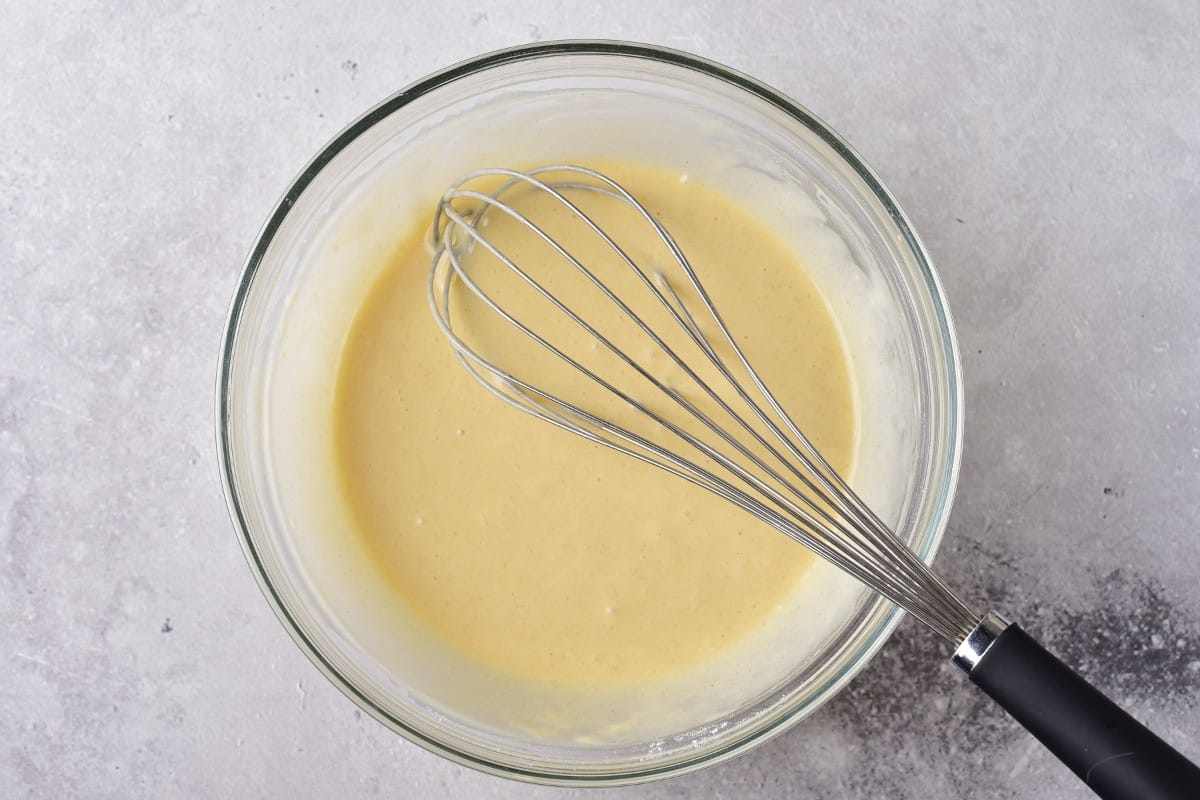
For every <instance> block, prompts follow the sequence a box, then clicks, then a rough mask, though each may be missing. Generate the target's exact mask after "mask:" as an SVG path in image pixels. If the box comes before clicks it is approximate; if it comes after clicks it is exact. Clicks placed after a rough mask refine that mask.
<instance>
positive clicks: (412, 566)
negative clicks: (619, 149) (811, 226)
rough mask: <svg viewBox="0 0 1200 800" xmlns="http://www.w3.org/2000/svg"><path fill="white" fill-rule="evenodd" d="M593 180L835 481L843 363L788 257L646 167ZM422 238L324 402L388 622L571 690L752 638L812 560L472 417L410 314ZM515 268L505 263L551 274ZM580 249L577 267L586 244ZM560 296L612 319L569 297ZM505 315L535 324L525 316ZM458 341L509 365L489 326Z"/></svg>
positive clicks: (411, 242)
mask: <svg viewBox="0 0 1200 800" xmlns="http://www.w3.org/2000/svg"><path fill="white" fill-rule="evenodd" d="M604 170H605V171H606V172H608V173H610V174H614V176H615V177H617V178H618V179H619V180H621V182H622V183H624V184H625V186H626V187H627V188H629V189H630V190H631V191H632V192H633V194H634V195H635V196H637V197H638V199H639V200H641V201H642V202H643V203H645V204H646V205H647V206H648V207H649V208H651V209H652V210H653V211H655V212H656V214H657V215H659V217H660V219H661V221H662V222H663V223H664V224H665V225H666V227H667V228H668V229H669V230H670V231H671V232H672V233H673V234H674V236H675V238H676V239H677V240H678V241H679V243H680V245H681V246H682V247H683V249H684V251H685V252H686V253H687V255H688V256H689V258H690V259H691V261H692V263H693V265H694V266H695V268H696V270H697V272H698V273H700V276H701V279H702V281H703V282H704V284H705V287H706V288H707V289H708V291H709V293H710V295H711V296H712V297H713V299H714V300H715V302H716V303H717V306H718V308H719V309H720V311H721V313H722V315H723V316H724V318H725V320H726V322H727V323H728V324H729V326H730V328H731V329H732V330H733V331H735V332H736V334H737V336H738V338H739V340H741V342H742V345H743V347H744V348H745V349H746V351H747V353H748V355H749V356H750V357H751V359H752V361H753V362H754V363H755V365H756V367H757V368H758V370H759V371H760V373H761V374H763V376H764V377H765V378H766V379H767V381H768V382H769V384H770V385H771V386H772V389H773V390H774V391H775V393H776V395H777V396H778V397H779V398H780V399H781V400H782V401H783V402H784V403H785V404H786V406H787V407H788V409H789V411H790V412H791V413H792V415H793V416H794V418H795V419H796V420H797V422H798V423H799V424H800V425H801V427H802V428H803V429H804V430H805V431H806V432H807V433H808V434H809V436H810V438H812V439H813V441H814V442H815V443H816V444H817V446H818V447H819V448H820V449H821V450H822V452H823V453H824V454H825V455H826V457H827V458H828V459H829V460H830V462H831V463H832V464H833V466H834V467H835V468H837V469H839V470H840V471H842V472H843V474H846V473H848V472H849V470H850V469H851V468H852V459H853V453H854V449H855V445H856V434H857V409H856V407H855V400H854V390H853V386H852V384H851V379H850V371H849V368H848V364H847V363H846V354H845V352H844V349H843V345H842V340H841V337H840V334H839V331H838V329H837V326H836V323H835V322H834V320H833V318H832V317H831V315H830V313H829V310H828V308H827V305H826V303H825V300H824V298H823V297H822V296H821V295H820V293H819V292H818V290H817V288H816V286H815V285H814V284H813V283H812V281H811V279H810V278H809V277H808V276H807V274H806V272H805V270H804V268H803V265H802V263H801V262H800V261H799V260H798V259H797V257H796V255H795V254H794V253H793V252H791V251H790V250H788V249H787V248H786V247H784V246H783V245H782V243H781V242H780V241H779V240H778V239H777V238H776V237H775V236H774V235H773V234H772V233H771V232H770V231H768V230H764V229H763V228H762V227H761V226H760V225H758V223H757V222H756V221H755V220H754V219H753V218H752V217H751V216H749V215H748V214H746V213H745V212H744V211H742V210H741V209H740V208H738V207H736V206H734V205H733V204H731V202H730V201H728V200H727V199H726V198H724V197H723V196H721V195H719V194H717V193H716V192H714V191H712V190H710V189H708V188H706V187H703V186H700V185H697V184H696V183H695V182H688V181H686V180H681V177H680V176H678V175H671V174H666V173H662V172H658V171H655V170H652V169H650V168H647V167H642V166H634V165H616V166H614V165H607V164H606V165H604ZM541 213H548V214H553V213H554V212H553V209H545V208H543V209H541ZM595 213H596V214H597V216H598V221H599V222H601V223H602V224H603V225H605V227H607V228H609V229H610V230H612V231H613V232H614V234H615V235H616V236H618V237H624V238H623V242H630V241H631V242H632V245H631V246H632V247H633V248H634V250H636V249H637V248H638V244H637V239H638V237H644V236H646V235H648V231H649V229H647V228H645V227H632V226H631V220H630V219H629V218H627V217H624V216H621V215H620V214H614V215H612V216H605V213H606V212H605V211H604V209H603V208H598V209H597V210H596V212H595ZM427 224H428V221H424V222H422V224H420V225H417V226H415V227H414V229H413V231H412V232H411V234H410V235H409V236H408V238H407V239H406V240H405V242H404V243H403V244H402V246H401V247H400V248H399V249H398V252H397V254H396V257H395V259H394V262H393V263H392V264H390V265H389V266H388V268H387V269H386V271H385V272H384V273H383V274H382V276H381V277H380V279H379V281H378V283H377V285H376V286H375V287H374V288H373V289H372V291H371V293H370V295H369V297H368V299H367V301H366V303H365V304H364V305H363V307H362V308H361V310H360V311H359V313H358V315H357V318H356V320H355V323H354V326H353V328H352V331H351V333H350V336H349V337H348V340H347V341H346V344H345V349H344V352H343V354H342V358H341V363H340V367H339V375H338V383H337V395H336V401H335V408H336V411H335V414H336V419H335V431H336V444H337V450H338V453H337V455H338V460H339V470H340V474H341V478H342V482H343V491H344V493H345V496H346V499H347V502H348V505H349V506H350V508H351V510H352V513H353V516H354V518H355V521H356V523H357V527H358V533H359V534H360V535H361V538H362V541H363V543H364V545H365V546H366V547H367V548H368V550H369V552H370V553H371V554H372V555H373V558H374V561H375V563H376V564H377V565H378V567H379V569H380V570H381V571H382V572H383V573H384V574H385V575H386V576H387V578H388V579H389V582H390V583H391V585H393V586H394V587H395V591H396V594H397V603H398V604H403V606H404V607H406V608H408V609H410V610H411V612H413V613H415V614H416V615H417V617H418V618H419V619H421V620H422V621H424V622H425V623H426V624H427V625H428V626H429V627H430V628H431V629H432V630H434V631H435V632H437V633H438V634H439V635H440V636H442V637H443V638H444V639H445V640H446V641H447V642H448V643H450V644H451V645H452V646H454V647H455V648H456V649H458V650H460V651H462V652H463V653H464V654H466V655H467V656H469V657H470V658H473V659H476V660H478V661H480V662H482V663H483V664H485V665H487V666H489V667H491V668H493V669H497V670H500V671H502V672H505V673H508V674H513V675H517V676H521V677H525V678H528V679H530V680H532V681H540V682H546V683H551V684H554V685H559V686H572V687H580V688H586V687H587V686H618V685H628V684H632V683H646V682H651V681H654V680H657V679H661V678H664V677H667V676H669V675H670V674H672V673H675V672H678V671H680V670H683V669H686V668H687V667H689V666H693V665H696V664H698V663H700V662H702V661H704V660H705V659H707V658H709V657H712V656H713V655H715V654H716V653H718V652H720V651H722V650H723V649H725V648H728V647H732V646H735V645H736V644H737V643H738V642H739V641H742V640H744V639H745V638H746V637H747V636H748V635H750V634H751V633H753V632H754V631H755V630H756V629H757V628H758V627H759V626H761V625H762V623H763V622H764V621H765V620H766V619H768V618H769V616H770V615H771V614H773V613H776V612H777V611H778V610H779V609H780V608H781V607H782V605H783V604H784V603H785V602H786V600H787V598H788V596H789V595H790V593H791V592H792V591H793V590H794V588H795V587H796V585H797V582H798V581H800V580H802V579H803V576H804V574H805V571H806V569H807V568H808V566H809V565H810V563H811V559H812V558H813V556H811V555H810V554H809V553H808V551H806V550H805V549H804V548H802V547H801V546H799V545H797V544H795V543H794V542H792V541H790V540H789V539H787V538H786V537H784V536H782V535H780V534H779V533H777V532H775V531H773V530H771V529H769V528H767V527H766V526H765V525H763V524H762V523H760V522H759V521H757V520H755V519H753V518H752V517H750V516H749V515H747V514H746V513H745V512H743V511H741V510H739V509H737V508H736V507H734V506H732V505H731V504H729V503H728V502H727V501H725V500H722V499H720V498H717V497H714V496H711V495H709V494H708V493H706V492H704V491H702V490H700V489H697V488H695V487H693V486H690V485H688V484H686V483H684V482H683V481H681V480H680V479H678V478H676V477H673V476H671V475H668V474H666V473H663V472H661V471H659V470H656V469H654V468H651V467H649V466H646V465H642V464H639V463H637V462H635V461H633V460H632V459H630V458H629V457H628V456H624V455H621V454H618V453H615V452H612V451H609V450H606V449H604V448H602V447H600V446H598V445H593V444H591V443H588V442H586V441H583V440H582V439H579V438H577V437H575V436H572V435H570V434H568V433H565V432H562V431H559V430H557V429H554V428H552V427H551V426H549V425H547V424H546V423H544V422H541V421H538V420H535V419H533V418H530V417H527V416H525V415H523V414H520V413H519V412H517V411H515V410H513V409H511V408H509V407H507V406H506V405H504V404H502V403H501V402H499V401H498V400H496V399H495V398H493V397H491V396H490V395H488V394H487V392H485V391H484V390H483V389H482V388H480V387H479V386H478V385H477V384H476V383H475V382H474V380H473V379H472V378H471V377H470V376H469V375H467V373H466V372H465V370H464V369H463V367H462V366H461V365H460V364H459V363H458V362H457V361H456V360H455V358H454V357H453V356H452V354H451V351H450V349H449V346H448V345H447V343H446V342H445V341H444V339H443V338H442V335H441V333H440V332H439V331H438V330H437V328H436V326H435V324H434V321H433V319H432V316H431V314H430V312H429V309H428V307H427V304H426V295H425V281H426V279H427V276H428V270H429V258H430V256H429V253H428V251H427V250H426V248H425V246H424V244H423V235H424V232H425V228H426V227H427ZM490 235H492V236H495V237H500V238H501V239H503V237H504V236H505V235H506V231H504V230H500V229H493V230H492V231H491V233H490ZM514 241H515V240H514ZM512 246H513V247H515V248H517V249H516V250H514V251H512V252H510V254H512V255H514V257H516V258H517V260H519V261H521V262H522V263H531V264H534V263H535V262H536V261H537V260H538V259H545V258H546V257H547V255H546V253H545V252H544V251H543V250H539V249H536V248H533V249H529V250H526V251H522V250H521V249H520V247H521V246H522V245H521V244H520V243H515V244H513V245H512ZM579 247H580V248H582V249H581V250H580V253H579V254H582V255H584V256H585V257H588V255H589V253H590V252H591V251H589V250H588V244H587V243H586V242H581V243H580V244H579ZM535 266H536V265H535ZM571 296H572V297H573V299H574V300H575V301H576V302H577V303H578V304H580V306H579V307H580V308H582V309H583V310H585V311H592V312H595V313H599V314H603V313H607V312H606V311H605V309H604V308H603V307H602V306H601V305H599V300H598V299H597V298H595V297H594V296H591V295H588V294H587V293H586V292H583V293H578V294H576V295H571ZM506 300H507V302H510V303H511V304H512V305H511V306H510V307H511V308H512V309H513V310H516V311H518V312H522V311H523V312H525V313H526V314H527V315H528V317H529V318H530V319H536V320H547V319H548V316H547V314H546V313H545V309H544V308H543V307H542V306H540V305H539V304H538V301H537V299H536V298H534V297H532V296H530V295H528V294H520V293H516V292H513V293H510V294H508V295H506ZM467 311H470V309H467ZM545 324H546V325H549V326H551V327H550V328H549V329H548V330H549V332H550V333H551V334H555V335H559V334H561V333H562V331H558V333H556V330H558V329H556V328H554V327H553V326H554V324H555V323H553V322H545ZM475 333H476V334H477V335H480V336H483V337H484V338H485V339H486V338H487V337H489V336H491V335H492V334H493V333H494V334H495V336H494V338H493V339H492V343H493V344H494V345H495V346H496V347H498V348H501V349H503V348H508V347H509V345H510V344H512V342H511V341H510V340H508V339H505V338H504V336H505V334H504V333H501V332H500V331H499V329H495V330H493V329H491V328H488V327H487V326H486V325H483V326H482V327H481V328H480V329H478V330H476V331H475ZM514 347H519V345H514ZM507 352H509V353H510V354H511V353H517V357H516V360H517V362H518V363H521V364H523V365H524V369H525V372H524V373H523V374H524V375H529V374H530V373H529V370H531V369H532V370H534V372H533V373H532V374H533V375H534V376H538V375H539V373H538V372H537V370H538V369H540V368H541V367H540V366H539V363H540V362H537V361H534V360H529V361H526V359H525V358H524V356H523V354H521V353H519V351H517V350H515V349H512V348H510V349H509V350H508V351H507ZM646 355H647V357H651V356H652V354H650V353H646ZM547 380H550V378H549V377H547ZM553 380H563V379H562V378H561V376H558V375H556V376H555V377H554V378H553ZM566 380H567V382H566V383H563V384H561V386H562V388H563V390H564V391H567V392H569V393H570V392H574V393H582V394H580V395H579V396H583V395H585V394H586V395H587V396H588V397H589V398H590V402H592V403H593V404H595V403H600V404H601V405H600V406H596V405H593V406H592V407H593V408H597V407H598V408H599V409H600V410H602V411H604V410H611V412H612V414H614V415H618V414H621V413H624V410H623V409H620V408H619V401H616V400H615V399H607V398H597V397H596V393H595V392H588V391H586V389H585V388H582V387H581V386H580V385H572V384H571V383H570V379H566ZM604 403H608V404H610V405H608V406H605V405H603V404H604Z"/></svg>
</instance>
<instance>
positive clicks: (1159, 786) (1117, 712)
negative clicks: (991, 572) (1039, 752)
mask: <svg viewBox="0 0 1200 800" xmlns="http://www.w3.org/2000/svg"><path fill="white" fill-rule="evenodd" d="M995 619H998V618H995ZM986 621H987V620H986V619H985V622H986ZM969 642H970V640H969V639H968V643H969ZM968 643H964V648H965V647H967V645H968ZM962 650H963V648H960V654H961V652H962ZM955 661H956V663H958V664H959V666H963V667H964V668H968V675H969V677H970V679H971V682H972V683H974V684H975V685H976V686H978V687H979V688H980V689H982V690H983V691H984V692H985V693H986V694H987V695H988V696H989V697H991V698H992V699H993V700H995V701H996V702H997V703H999V704H1000V706H1002V707H1003V708H1004V709H1005V710H1006V711H1007V712H1008V713H1009V714H1011V715H1012V716H1013V718H1014V719H1016V720H1017V722H1019V723H1021V724H1022V725H1023V726H1025V728H1026V729H1027V730H1028V731H1029V732H1030V733H1032V734H1033V735H1034V736H1036V737H1037V738H1038V740H1040V741H1041V742H1042V744H1044V745H1046V747H1047V748H1048V749H1049V750H1050V752H1052V753H1054V755H1056V756H1058V758H1060V759H1061V760H1062V762H1063V763H1064V764H1066V765H1067V766H1068V767H1070V768H1071V770H1072V771H1074V772H1075V774H1076V775H1078V776H1079V777H1080V778H1081V779H1082V780H1083V782H1084V783H1086V784H1087V785H1088V786H1089V787H1090V788H1091V789H1092V790H1093V791H1095V792H1096V794H1097V795H1099V796H1100V797H1103V798H1106V800H1197V798H1200V767H1197V766H1196V765H1195V764H1193V763H1192V762H1191V761H1189V760H1188V759H1186V758H1184V757H1183V756H1182V755H1181V754H1180V753H1179V752H1178V751H1177V750H1175V749H1174V748H1173V747H1171V746H1170V745H1169V744H1167V743H1166V742H1164V741H1163V740H1162V739H1160V738H1158V737H1157V736H1155V735H1154V734H1153V733H1151V732H1150V730H1149V729H1148V728H1146V727H1145V726H1144V725H1142V724H1141V723H1140V722H1138V721H1137V720H1135V719H1134V718H1133V717H1131V716H1130V715H1129V714H1127V713H1126V712H1125V711H1123V710H1121V708H1120V707H1119V706H1117V704H1116V703H1114V702H1112V701H1111V700H1109V699H1108V698H1107V697H1105V696H1104V695H1103V694H1101V693H1100V691H1099V690H1097V689H1096V688H1095V687H1094V686H1092V685H1091V684H1090V683H1088V682H1087V681H1085V680H1084V679H1083V678H1081V677H1080V676H1079V675H1078V674H1077V673H1076V672H1075V671H1074V670H1072V669H1071V668H1070V667H1068V666H1067V665H1066V664H1064V663H1063V662H1061V661H1059V660H1058V659H1057V658H1055V657H1054V656H1053V655H1051V654H1050V653H1049V652H1048V651H1047V650H1046V649H1045V648H1044V647H1042V646H1041V645H1040V644H1038V643H1037V642H1036V641H1035V640H1034V639H1033V638H1032V637H1030V636H1029V635H1028V634H1026V633H1025V632H1024V631H1023V630H1021V629H1020V628H1019V627H1017V626H1016V625H1008V626H1007V627H1004V628H1003V629H1002V630H1000V631H999V632H998V635H996V636H995V638H994V640H992V641H990V642H988V643H987V647H986V648H985V649H983V652H982V653H979V654H978V658H977V660H975V661H974V663H973V664H969V663H968V664H964V662H963V660H962V659H960V657H959V655H958V654H956V657H955Z"/></svg>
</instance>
